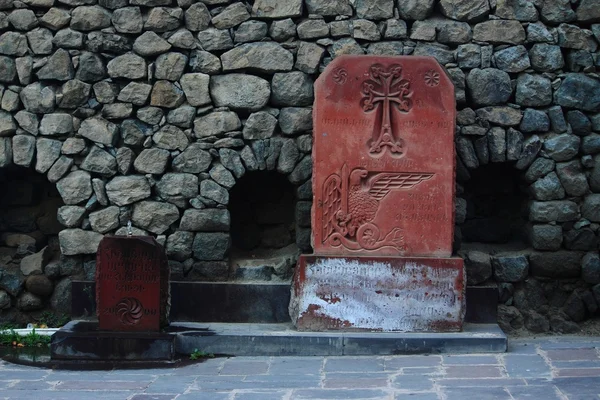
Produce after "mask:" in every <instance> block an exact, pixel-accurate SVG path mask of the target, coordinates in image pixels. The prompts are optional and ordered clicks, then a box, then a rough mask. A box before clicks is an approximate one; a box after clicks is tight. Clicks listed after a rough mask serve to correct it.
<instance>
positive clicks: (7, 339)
mask: <svg viewBox="0 0 600 400" xmlns="http://www.w3.org/2000/svg"><path fill="white" fill-rule="evenodd" d="M20 340H21V337H20V336H19V335H18V334H17V333H16V332H15V331H14V330H13V329H10V332H4V330H3V331H2V332H0V346H11V345H12V344H13V343H15V344H16V343H19V341H20Z"/></svg>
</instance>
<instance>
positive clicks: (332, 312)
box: [290, 255, 465, 332]
mask: <svg viewBox="0 0 600 400" xmlns="http://www.w3.org/2000/svg"><path fill="white" fill-rule="evenodd" d="M464 289H465V273H464V267H463V260H462V259H460V258H454V257H453V258H430V257H333V256H307V255H302V256H300V259H299V260H298V264H297V266H296V271H295V274H294V282H293V288H292V299H291V301H290V316H291V318H292V321H293V322H294V325H295V326H296V328H297V329H298V330H300V331H326V330H344V331H353V330H365V331H401V332H453V331H460V330H461V329H462V323H463V320H464V315H465V297H464Z"/></svg>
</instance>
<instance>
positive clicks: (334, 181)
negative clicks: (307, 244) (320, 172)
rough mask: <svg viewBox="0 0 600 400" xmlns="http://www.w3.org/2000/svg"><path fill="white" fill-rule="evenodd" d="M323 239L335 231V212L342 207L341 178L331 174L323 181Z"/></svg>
mask: <svg viewBox="0 0 600 400" xmlns="http://www.w3.org/2000/svg"><path fill="white" fill-rule="evenodd" d="M322 195H323V241H325V240H326V239H327V238H328V237H329V235H331V234H332V233H333V232H335V227H336V225H337V224H336V221H335V214H336V213H337V212H338V211H340V210H341V209H342V178H340V176H339V175H337V174H332V175H330V176H329V178H327V179H326V180H325V183H323V193H322Z"/></svg>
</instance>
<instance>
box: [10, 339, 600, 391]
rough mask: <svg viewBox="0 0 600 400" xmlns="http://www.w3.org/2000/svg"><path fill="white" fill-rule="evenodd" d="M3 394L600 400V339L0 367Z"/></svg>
mask: <svg viewBox="0 0 600 400" xmlns="http://www.w3.org/2000/svg"><path fill="white" fill-rule="evenodd" d="M0 398H2V399H28V400H29V399H39V400H46V399H52V400H55V399H70V400H75V399H77V400H79V399H81V400H87V399H101V400H113V399H114V400H125V399H127V400H151V399H152V400H171V399H176V400H190V399H201V400H224V399H229V400H275V399H276V400H282V399H283V400H293V399H298V400H299V399H378V400H379V399H386V400H397V399H407V400H409V399H412V400H434V399H436V400H438V399H439V400H444V399H447V400H454V399H460V400H464V399H477V400H486V399H543V400H554V399H562V400H567V399H569V400H583V399H585V400H588V399H596V400H600V337H593V338H581V337H570V338H565V337H560V338H544V339H525V340H524V339H518V340H515V339H513V340H511V341H510V348H509V351H508V352H507V353H505V354H472V355H460V354H445V355H428V356H421V355H415V356H386V357H376V356H373V357H235V358H217V359H210V360H208V361H206V362H204V363H199V364H194V365H189V366H186V367H182V368H177V369H151V370H148V369H146V370H113V371H64V370H55V371H52V370H45V369H39V368H32V367H24V366H19V365H14V364H9V363H6V362H2V361H0Z"/></svg>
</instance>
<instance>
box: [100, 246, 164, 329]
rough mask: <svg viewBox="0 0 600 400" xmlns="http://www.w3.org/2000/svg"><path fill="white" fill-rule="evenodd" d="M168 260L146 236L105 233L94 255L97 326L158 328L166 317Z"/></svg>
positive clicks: (109, 327) (161, 250)
mask: <svg viewBox="0 0 600 400" xmlns="http://www.w3.org/2000/svg"><path fill="white" fill-rule="evenodd" d="M168 294H169V264H168V261H167V256H166V254H165V251H164V249H163V247H162V246H161V245H160V244H159V243H158V242H157V241H156V240H155V239H154V238H153V237H150V236H138V237H136V236H133V237H126V236H106V237H104V238H103V239H102V241H101V242H100V246H99V247H98V254H97V256H96V308H97V314H98V323H99V329H100V330H109V331H159V330H160V328H161V326H163V325H165V324H166V322H167V318H168V315H167V314H168V304H167V303H168Z"/></svg>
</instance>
